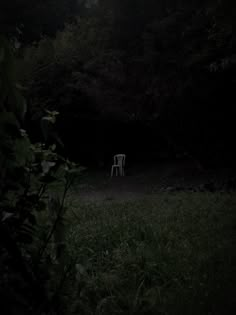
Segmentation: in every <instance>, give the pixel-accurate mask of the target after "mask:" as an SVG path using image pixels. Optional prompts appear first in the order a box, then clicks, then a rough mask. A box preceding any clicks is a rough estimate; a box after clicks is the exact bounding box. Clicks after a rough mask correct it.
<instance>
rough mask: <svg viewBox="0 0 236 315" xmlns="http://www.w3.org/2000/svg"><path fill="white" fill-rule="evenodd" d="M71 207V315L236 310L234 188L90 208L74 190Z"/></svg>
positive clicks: (206, 312)
mask: <svg viewBox="0 0 236 315" xmlns="http://www.w3.org/2000/svg"><path fill="white" fill-rule="evenodd" d="M68 207H69V208H68V209H69V210H68V213H67V219H68V220H69V224H68V230H67V236H66V241H67V246H68V251H69V256H70V257H71V258H73V259H75V258H76V261H77V265H76V268H75V270H74V272H73V275H72V277H71V279H70V281H69V283H68V285H67V287H66V292H67V293H66V294H67V295H68V303H69V305H70V307H69V308H70V311H69V314H110V315H112V314H188V315H189V314H198V315H200V314H231V311H230V309H231V308H232V307H233V298H234V288H235V229H236V221H235V217H236V196H234V195H233V194H223V193H222V194H219V193H218V194H212V193H184V192H178V193H172V194H170V193H163V194H159V195H157V196H156V197H155V198H154V197H150V198H146V199H144V200H142V201H132V202H119V203H114V202H109V201H106V202H103V203H102V204H97V205H96V204H87V205H83V206H80V204H79V202H78V201H77V200H76V196H75V198H74V200H73V199H72V198H70V200H69V204H68Z"/></svg>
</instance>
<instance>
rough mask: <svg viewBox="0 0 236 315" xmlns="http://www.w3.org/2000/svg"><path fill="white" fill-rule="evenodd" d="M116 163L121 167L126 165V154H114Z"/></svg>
mask: <svg viewBox="0 0 236 315" xmlns="http://www.w3.org/2000/svg"><path fill="white" fill-rule="evenodd" d="M114 164H116V165H119V166H121V167H124V166H125V154H116V155H114Z"/></svg>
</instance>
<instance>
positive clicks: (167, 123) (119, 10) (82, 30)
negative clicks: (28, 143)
mask: <svg viewBox="0 0 236 315" xmlns="http://www.w3.org/2000/svg"><path fill="white" fill-rule="evenodd" d="M11 2H15V3H16V4H18V6H19V10H20V9H21V10H22V12H23V13H22V15H19V14H16V13H13V12H11V13H10V14H9V19H10V21H11V23H5V24H6V25H8V24H10V25H14V23H13V21H15V24H16V25H17V27H18V28H17V30H18V33H19V34H16V37H17V36H19V37H20V38H21V39H19V40H21V42H23V43H26V44H23V45H22V49H20V50H19V55H20V57H21V58H20V62H19V72H20V73H21V74H22V73H23V74H24V84H25V85H26V86H27V87H28V92H27V97H28V100H29V118H30V121H31V122H33V126H35V121H38V122H39V121H40V117H41V116H42V115H43V112H44V110H45V109H51V110H52V109H53V110H58V111H59V112H60V119H59V129H60V135H61V137H62V139H63V141H64V142H65V150H66V153H67V154H70V155H71V156H72V157H73V158H75V159H79V160H80V159H81V161H85V160H87V161H88V157H89V156H91V155H93V156H101V157H102V158H101V159H104V160H103V161H97V158H95V161H94V162H95V163H100V162H101V163H104V162H106V161H107V159H109V157H110V156H111V152H115V151H117V150H118V151H119V150H126V148H127V147H129V148H130V152H133V155H134V156H135V155H136V154H137V153H140V152H142V151H144V150H145V149H144V145H145V144H146V143H149V145H150V147H152V153H153V154H154V155H156V154H157V153H158V152H161V151H168V152H169V154H170V155H173V156H176V154H180V155H181V154H183V153H184V152H185V153H186V152H187V153H188V154H190V155H193V156H195V158H197V159H198V160H199V161H200V162H201V163H202V164H203V166H204V165H205V166H214V165H225V164H227V165H228V164H229V163H230V164H232V163H233V161H234V159H235V156H234V155H233V148H234V145H233V143H234V133H235V127H234V125H235V124H234V117H235V104H234V103H235V92H234V86H235V62H236V61H235V49H236V46H235V45H236V41H235V40H236V39H235V31H234V24H235V21H234V16H235V6H234V5H233V2H232V1H231V2H230V1H228V2H227V3H226V2H225V1H224V2H223V1H194V0H193V1H184V0H182V1H181V0H176V1H174V0H172V1H171V0H170V1H154V0H153V1H152V0H150V1H148V2H147V1H144V0H129V1H119V0H112V1H111V0H110V1H106V0H103V1H102V0H101V1H82V0H81V1H78V2H76V1H72V0H71V1H67V2H66V4H65V1H64V0H61V1H57V2H55V1H53V0H50V1H48V3H47V5H46V4H45V3H44V2H43V1H39V2H38V5H36V6H35V7H32V6H31V5H29V2H28V1H26V0H25V1H23V2H22V1H16V0H15V1H13V0H12V1H8V2H6V3H7V4H8V3H11ZM19 3H20V4H21V5H20V4H19ZM22 3H24V4H25V5H24V6H23V5H22ZM27 5H28V6H27ZM6 7H7V5H6ZM8 9H9V5H8ZM2 12H3V11H2ZM19 17H20V18H21V19H22V20H23V21H21V24H19V22H20V19H19ZM3 21H4V20H3ZM6 22H9V21H8V20H7V19H6ZM18 24H19V25H18ZM21 25H22V26H21ZM29 26H31V27H29ZM9 32H10V33H12V31H11V30H9ZM23 38H24V40H23ZM32 38H34V39H35V40H34V42H32ZM27 43H30V44H27ZM109 121H116V124H115V126H116V130H115V127H114V128H112V127H108V126H111V125H112V124H110V123H109ZM118 122H120V123H118ZM134 125H135V126H137V127H136V128H137V129H139V127H138V126H140V130H144V129H145V130H146V132H145V137H142V140H141V138H140V141H133V140H134V136H133V133H134V132H132V130H133V126H134ZM124 126H125V127H124ZM148 128H149V129H148ZM119 132H120V134H121V138H122V139H123V140H122V141H120V142H121V144H119V145H118V144H116V141H115V140H114V139H115V138H114V137H115V136H114V137H112V135H113V134H114V135H115V134H119ZM154 132H155V134H153V133H154ZM72 134H73V136H72ZM98 134H99V135H101V137H98V136H97V135H98ZM108 134H109V136H108ZM131 134H132V136H131ZM93 135H96V137H95V136H94V137H93ZM102 135H106V137H103V136H102ZM95 139H96V140H95ZM75 141H76V145H75ZM137 143H139V144H137ZM153 143H154V144H155V145H153ZM95 144H96V149H95V147H94V146H95ZM75 147H76V150H75ZM96 150H98V151H96ZM94 151H96V154H94ZM85 152H86V153H85ZM149 153H150V154H151V152H149ZM104 156H105V158H104Z"/></svg>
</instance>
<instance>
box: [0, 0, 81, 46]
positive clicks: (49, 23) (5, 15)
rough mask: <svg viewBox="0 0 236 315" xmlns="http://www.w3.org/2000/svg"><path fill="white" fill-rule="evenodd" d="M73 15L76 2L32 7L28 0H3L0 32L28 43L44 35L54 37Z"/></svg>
mask: <svg viewBox="0 0 236 315" xmlns="http://www.w3.org/2000/svg"><path fill="white" fill-rule="evenodd" d="M75 12H77V4H76V1H75V0H66V1H65V0H59V1H55V0H48V1H42V0H39V1H37V3H35V5H34V6H32V3H31V1H29V0H8V1H6V0H2V1H1V3H0V27H1V31H0V33H1V34H3V35H5V36H6V35H7V36H8V37H9V38H13V37H14V38H17V39H18V42H20V43H22V42H23V43H31V42H32V41H36V40H39V39H40V38H41V37H42V36H44V35H49V36H52V35H54V34H55V33H56V31H57V30H58V29H62V28H63V26H64V23H65V22H66V21H67V20H68V19H69V18H70V17H71V16H73V15H74V14H75Z"/></svg>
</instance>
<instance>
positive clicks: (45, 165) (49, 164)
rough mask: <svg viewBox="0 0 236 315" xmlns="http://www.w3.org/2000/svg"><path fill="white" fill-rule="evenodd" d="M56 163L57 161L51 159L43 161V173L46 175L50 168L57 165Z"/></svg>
mask: <svg viewBox="0 0 236 315" xmlns="http://www.w3.org/2000/svg"><path fill="white" fill-rule="evenodd" d="M55 165H56V163H55V162H50V161H42V162H41V166H42V169H43V175H46V174H47V173H48V172H49V171H50V169H51V168H52V167H53V166H55Z"/></svg>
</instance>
